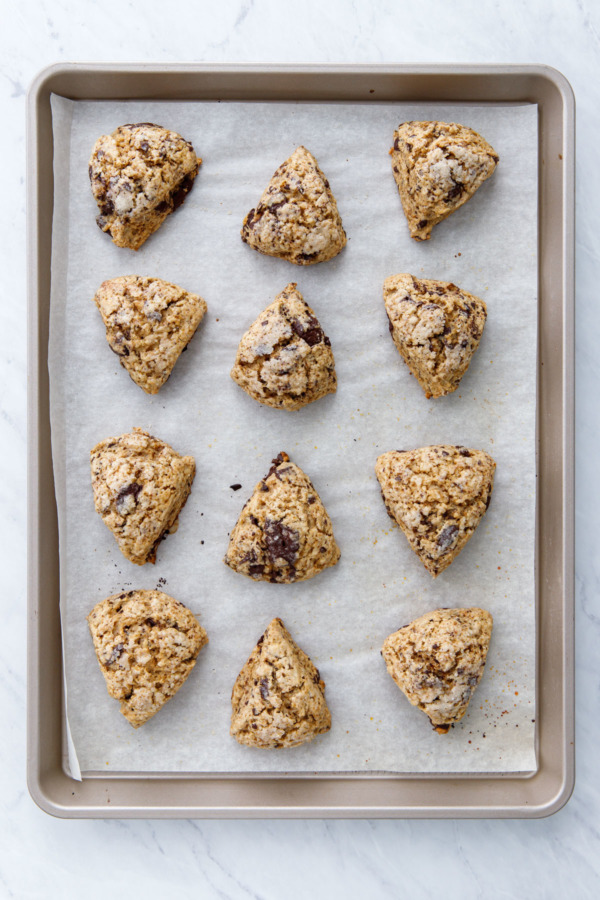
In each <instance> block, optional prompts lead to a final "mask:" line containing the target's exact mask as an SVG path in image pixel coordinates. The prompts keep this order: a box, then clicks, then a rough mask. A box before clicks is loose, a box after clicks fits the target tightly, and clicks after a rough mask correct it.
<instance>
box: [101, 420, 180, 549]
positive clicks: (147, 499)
mask: <svg viewBox="0 0 600 900" xmlns="http://www.w3.org/2000/svg"><path fill="white" fill-rule="evenodd" d="M90 461H91V469H92V488H93V491H94V505H95V507H96V512H97V513H99V515H100V516H102V520H103V522H104V524H105V525H106V526H107V527H108V528H110V530H111V531H112V533H113V535H114V537H115V539H116V541H117V543H118V545H119V549H120V550H121V552H122V554H123V556H125V557H127V559H129V560H130V561H131V562H133V563H136V565H139V566H143V565H144V563H147V562H154V561H155V560H156V548H157V546H158V544H159V543H160V541H161V540H162V539H163V538H164V537H166V535H167V534H169V533H173V532H174V531H176V530H177V526H178V516H179V513H180V511H181V509H182V507H183V505H184V503H185V501H186V500H187V498H188V495H189V493H190V490H191V487H192V482H193V480H194V475H195V472H196V465H195V462H194V458H193V457H192V456H180V455H179V454H178V453H176V452H175V451H174V450H173V448H172V447H169V445H168V444H165V442H164V441H161V440H159V439H158V438H155V437H153V436H152V435H151V434H148V433H147V432H146V431H142V430H141V429H140V428H135V429H134V430H133V431H132V432H131V433H129V434H122V435H121V436H120V437H110V438H106V439H105V440H103V441H101V442H100V443H99V444H97V445H96V446H95V447H94V449H93V450H92V452H91V454H90Z"/></svg>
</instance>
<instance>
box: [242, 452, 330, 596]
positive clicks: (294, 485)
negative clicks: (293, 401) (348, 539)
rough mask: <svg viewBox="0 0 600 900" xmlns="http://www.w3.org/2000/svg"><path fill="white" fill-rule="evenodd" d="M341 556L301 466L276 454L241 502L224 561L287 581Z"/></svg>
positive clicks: (302, 578) (306, 575) (267, 578)
mask: <svg viewBox="0 0 600 900" xmlns="http://www.w3.org/2000/svg"><path fill="white" fill-rule="evenodd" d="M339 558H340V549H339V547H338V545H337V544H336V542H335V538H334V537H333V527H332V524H331V519H330V518H329V516H328V515H327V512H326V510H325V507H324V506H323V504H322V502H321V498H320V497H319V495H318V494H317V492H316V491H315V489H314V487H313V485H312V483H311V481H310V479H309V478H308V477H307V476H306V475H305V474H304V472H303V471H302V469H300V468H298V466H295V465H294V463H293V462H290V458H289V456H288V455H287V453H280V454H279V456H277V458H276V459H274V460H273V464H272V466H271V468H270V470H269V471H268V473H267V474H266V475H265V477H264V478H263V480H262V481H259V483H258V484H257V485H256V487H255V489H254V493H253V494H252V496H251V497H250V499H249V500H248V501H247V503H246V504H245V506H244V508H243V509H242V512H241V513H240V517H239V519H238V521H237V524H236V526H235V528H234V529H233V531H232V532H231V537H230V540H229V547H228V549H227V554H226V556H225V559H224V562H225V563H227V565H228V566H230V567H231V568H232V569H234V571H236V572H240V574H242V575H247V576H248V577H249V578H253V579H254V580H255V581H272V582H279V583H282V584H289V583H290V582H292V581H305V580H306V579H307V578H312V577H313V576H314V575H318V573H319V572H322V571H323V569H326V568H327V567H328V566H334V565H335V564H336V563H337V561H338V560H339Z"/></svg>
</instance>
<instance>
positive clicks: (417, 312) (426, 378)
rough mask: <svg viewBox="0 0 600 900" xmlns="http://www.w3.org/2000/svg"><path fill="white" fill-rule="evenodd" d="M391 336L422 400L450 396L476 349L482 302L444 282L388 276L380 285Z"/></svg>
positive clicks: (483, 308)
mask: <svg viewBox="0 0 600 900" xmlns="http://www.w3.org/2000/svg"><path fill="white" fill-rule="evenodd" d="M383 299H384V302H385V309H386V312H387V315H388V319H389V325H390V333H391V335H392V338H393V340H394V344H395V345H396V348H397V350H398V352H399V353H400V356H401V357H402V359H403V360H404V362H405V363H406V364H407V366H408V367H409V369H410V371H411V372H412V374H413V375H414V376H415V378H416V379H417V381H418V382H419V384H420V385H421V387H422V388H423V390H424V392H425V395H426V397H428V398H430V397H443V396H444V395H446V394H450V393H452V391H455V390H456V388H457V387H458V385H459V384H460V381H461V379H462V377H463V375H464V374H465V372H466V371H467V369H468V367H469V363H470V362H471V358H472V356H473V354H474V352H475V350H476V349H477V347H478V346H479V341H480V339H481V335H482V333H483V327H484V325H485V321H486V316H487V308H486V305H485V303H484V302H483V300H480V299H479V297H475V296H474V294H469V293H468V292H467V291H464V290H462V289H461V288H458V287H457V286H456V285H455V284H452V283H450V282H445V281H431V280H425V279H417V278H415V277H414V276H413V275H407V274H402V275H392V276H390V277H389V278H386V279H385V281H384V283H383Z"/></svg>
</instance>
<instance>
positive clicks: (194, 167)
mask: <svg viewBox="0 0 600 900" xmlns="http://www.w3.org/2000/svg"><path fill="white" fill-rule="evenodd" d="M201 162H202V160H201V159H198V158H197V157H196V154H195V153H194V148H193V147H192V145H191V144H190V143H189V141H186V140H184V139H183V138H182V137H181V135H180V134H177V132H175V131H168V130H167V129H166V128H161V126H160V125H152V124H151V123H150V122H140V123H138V124H136V125H121V127H120V128H117V130H116V131H113V133H112V134H103V135H102V137H100V138H98V140H97V141H96V143H95V144H94V149H93V151H92V156H91V159H90V164H89V176H90V182H91V185H92V193H93V195H94V199H95V201H96V203H97V204H98V208H99V210H100V215H99V216H98V217H97V219H96V221H97V223H98V226H99V228H101V229H102V231H108V232H109V234H110V236H111V238H112V240H113V243H114V244H116V245H117V247H129V248H130V249H131V250H139V248H140V247H141V246H142V244H143V243H144V241H146V240H147V239H148V238H149V237H150V235H151V234H152V233H153V232H155V231H156V229H157V228H159V227H160V226H161V225H162V223H163V222H164V220H165V219H166V218H167V216H168V215H169V213H172V212H173V211H174V210H176V209H177V208H178V207H179V206H181V204H182V203H183V201H184V200H185V197H186V194H187V193H188V192H189V191H190V190H191V188H192V185H193V184H194V179H195V177H196V175H197V174H198V168H199V166H200V163H201Z"/></svg>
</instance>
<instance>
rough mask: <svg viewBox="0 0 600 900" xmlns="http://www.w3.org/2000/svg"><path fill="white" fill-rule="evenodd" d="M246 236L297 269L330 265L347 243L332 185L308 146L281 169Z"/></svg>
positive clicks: (249, 220) (246, 221)
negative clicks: (327, 263) (322, 264)
mask: <svg viewBox="0 0 600 900" xmlns="http://www.w3.org/2000/svg"><path fill="white" fill-rule="evenodd" d="M241 234H242V240H243V241H245V242H246V243H247V244H248V245H249V246H250V247H253V248H254V250H258V251H259V253H265V254H266V255H267V256H278V257H280V258H281V259H287V260H288V262H292V263H295V264H296V265H297V266H310V265H312V264H313V263H319V262H326V261H327V260H328V259H333V257H334V256H337V255H338V253H339V252H340V250H342V248H343V247H344V246H345V245H346V233H345V231H344V228H343V226H342V220H341V218H340V214H339V212H338V208H337V203H336V201H335V197H334V196H333V194H332V192H331V188H330V186H329V182H328V181H327V179H326V178H325V175H324V174H323V172H322V171H321V170H320V168H319V166H318V164H317V161H316V159H315V158H314V156H313V155H312V153H310V152H309V151H308V150H307V149H306V147H297V148H296V150H294V152H293V153H292V155H291V156H290V157H289V159H286V161H285V162H284V163H282V164H281V165H280V166H279V168H278V169H277V170H276V172H275V174H274V175H273V177H272V179H271V181H270V182H269V184H268V185H267V188H266V189H265V192H264V193H263V195H262V197H261V198H260V200H259V202H258V205H257V206H256V207H255V208H254V209H251V210H250V212H249V213H248V215H247V216H246V218H245V219H244V224H243V227H242V232H241Z"/></svg>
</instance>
